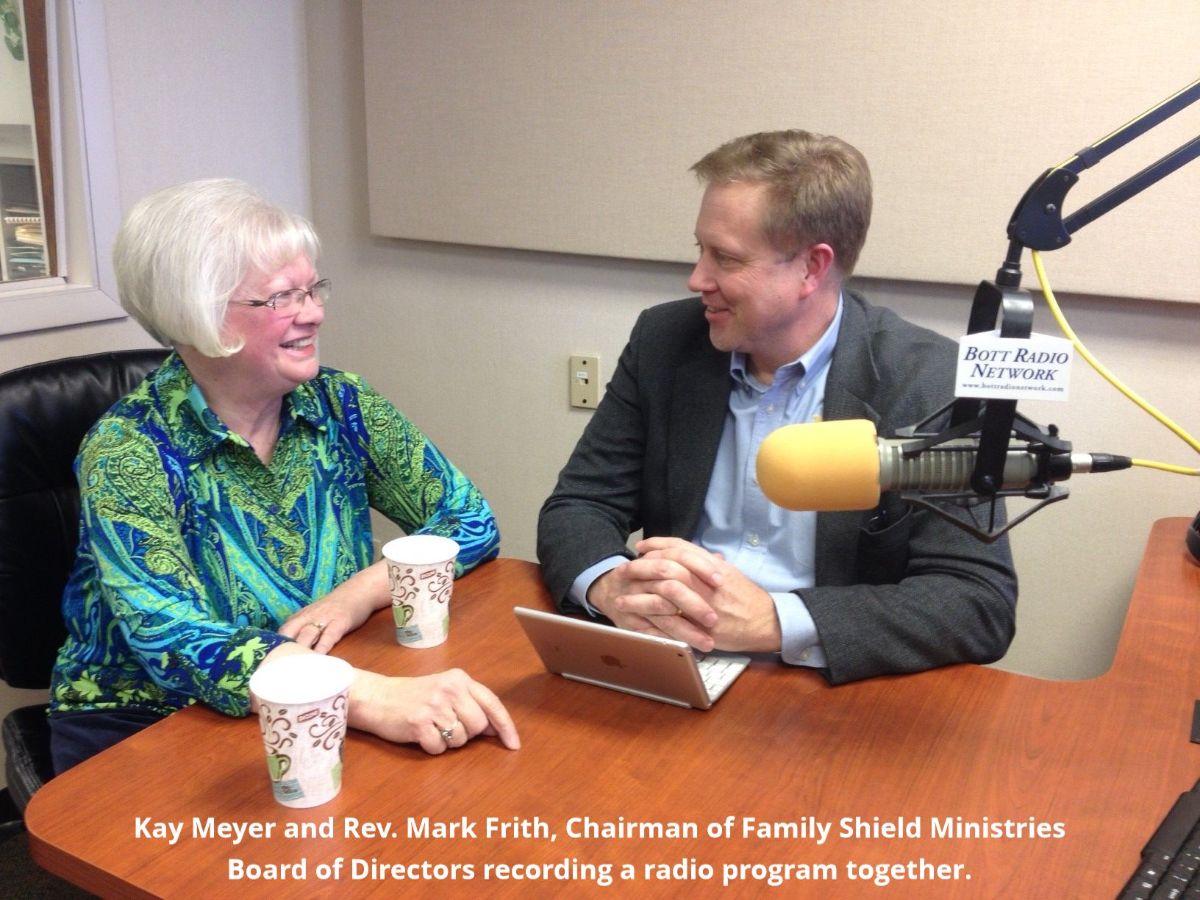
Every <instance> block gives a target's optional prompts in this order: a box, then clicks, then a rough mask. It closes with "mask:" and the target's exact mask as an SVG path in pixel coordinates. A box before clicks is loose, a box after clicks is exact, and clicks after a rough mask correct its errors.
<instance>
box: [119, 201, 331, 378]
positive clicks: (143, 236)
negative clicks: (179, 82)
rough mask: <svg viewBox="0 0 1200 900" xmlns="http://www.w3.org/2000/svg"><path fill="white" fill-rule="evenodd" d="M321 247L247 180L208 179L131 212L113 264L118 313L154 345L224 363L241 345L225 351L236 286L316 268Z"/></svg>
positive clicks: (305, 225) (301, 222) (309, 230)
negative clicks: (288, 270)
mask: <svg viewBox="0 0 1200 900" xmlns="http://www.w3.org/2000/svg"><path fill="white" fill-rule="evenodd" d="M319 248H320V242H319V241H318V239H317V235H316V232H315V231H314V230H313V226H312V224H311V223H309V222H308V220H306V219H304V218H303V217H301V216H297V215H294V214H292V213H290V212H287V211H286V210H283V209H280V208H279V207H277V206H273V205H272V204H270V203H268V202H267V201H266V200H264V199H263V198H262V197H261V196H260V195H259V194H258V193H257V192H256V191H255V190H254V189H253V188H252V187H250V185H248V184H246V183H245V182H242V181H237V180H234V179H232V178H209V179H203V180H201V181H189V182H186V183H184V184H179V185H175V186H174V187H169V188H164V189H163V190H160V191H156V192H154V193H153V194H150V195H148V196H146V197H143V198H142V199H141V200H139V201H138V202H137V203H136V204H134V206H133V208H132V209H130V210H129V213H128V214H127V215H126V216H125V220H124V222H122V223H121V229H120V231H119V232H118V233H117V238H116V241H115V243H114V245H113V266H114V268H115V270H116V276H117V290H118V292H119V294H120V298H121V306H123V307H124V308H125V311H126V312H128V313H129V314H130V315H131V316H133V318H134V319H136V320H137V321H138V323H139V324H140V325H141V326H142V327H143V328H145V329H146V330H147V331H148V332H150V334H151V335H152V336H153V337H154V338H155V339H156V340H157V341H159V343H161V344H164V345H170V346H174V345H176V344H183V345H185V346H190V347H195V348H196V350H198V351H199V352H200V353H203V354H204V355H205V356H211V357H217V356H230V355H232V354H234V353H237V352H238V351H239V350H240V349H241V348H242V345H241V343H237V344H236V345H235V346H230V345H228V344H226V343H225V340H224V338H223V336H222V325H223V323H224V321H225V311H226V309H227V308H228V305H229V299H230V297H231V296H232V294H233V292H234V291H235V290H237V287H238V285H240V284H241V283H242V282H243V281H245V280H246V278H247V277H248V276H250V275H252V274H261V275H269V274H271V273H272V272H274V271H275V270H277V269H279V268H281V267H283V266H285V265H287V264H288V263H289V262H291V261H292V260H294V259H296V258H297V257H299V256H305V257H307V258H308V259H309V261H311V262H312V263H313V264H314V265H315V264H316V259H317V253H318V251H319Z"/></svg>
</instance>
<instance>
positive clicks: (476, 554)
mask: <svg viewBox="0 0 1200 900" xmlns="http://www.w3.org/2000/svg"><path fill="white" fill-rule="evenodd" d="M317 251H318V241H317V237H316V235H315V233H314V232H313V229H312V226H311V225H310V224H309V223H308V222H307V221H305V220H304V219H302V218H300V217H299V216H295V215H292V214H291V213H288V212H286V211H284V210H282V209H279V208H278V207H275V206H273V205H271V204H270V203H268V202H266V201H265V200H264V199H263V198H262V197H260V196H259V195H258V194H257V193H255V192H254V191H253V190H252V189H251V188H250V187H249V186H248V185H245V184H243V183H241V182H238V181H233V180H228V179H211V180H204V181H195V182H189V183H187V184H182V185H178V186H176V187H172V188H167V189H165V190H162V191H158V192H156V193H154V194H151V195H150V196H148V197H146V198H144V199H143V200H141V201H140V202H138V203H137V204H136V205H135V206H134V207H133V209H131V210H130V212H129V214H128V216H127V217H126V218H125V221H124V223H123V224H122V226H121V230H120V233H119V234H118V236H117V240H116V244H115V246H114V250H113V258H114V264H115V267H116V274H117V283H118V288H119V291H120V298H121V303H122V305H123V306H124V307H125V309H126V310H127V311H128V312H129V314H130V315H131V316H133V317H134V318H135V319H136V320H137V321H138V322H139V323H140V324H141V325H142V326H143V327H144V328H146V330H147V331H149V332H150V334H151V335H153V336H154V337H155V338H156V339H158V340H159V341H160V342H161V343H163V344H165V345H168V346H171V347H172V348H173V349H174V352H173V353H171V354H170V356H168V358H167V359H166V361H165V362H164V363H163V364H162V366H160V367H159V368H158V369H156V370H155V371H153V372H152V373H150V375H149V376H147V378H146V380H145V381H144V382H142V384H141V385H140V386H139V387H138V388H136V389H135V390H134V391H133V392H132V393H130V394H129V395H127V396H126V397H124V398H123V399H122V400H120V401H118V403H117V404H116V405H115V406H114V407H113V408H112V409H111V410H110V411H109V412H108V413H107V414H106V415H105V416H104V417H103V418H102V419H101V420H100V421H99V422H98V423H97V424H96V425H95V426H94V427H93V428H92V430H91V431H90V432H89V433H88V435H87V437H86V438H85V439H84V442H83V445H82V447H81V449H80V453H79V456H78V458H77V460H76V474H77V476H78V480H79V486H80V495H81V497H80V499H81V523H80V542H79V548H78V555H77V558H76V561H75V566H74V569H73V571H72V575H71V578H70V580H69V581H68V584H67V588H66V591H65V594H64V598H63V612H64V618H65V620H66V625H67V632H68V634H67V639H66V642H65V643H64V645H63V647H62V649H61V650H60V651H59V655H58V661H57V664H56V667H55V672H54V678H53V683H52V685H51V714H50V721H51V734H52V751H53V754H54V761H55V768H56V770H57V771H60V772H61V771H63V770H65V769H67V768H70V767H71V766H72V765H74V764H76V763H78V762H81V761H82V760H83V759H86V758H87V757H89V756H91V755H93V754H94V753H97V752H99V751H100V750H102V749H104V748H105V747H107V746H110V745H111V744H113V743H116V742H117V741H118V740H121V739H122V738H124V737H126V736H128V735H129V734H132V733H134V732H135V731H138V730H140V729H141V728H144V727H146V726H147V725H149V724H151V723H152V722H154V721H157V720H158V719H160V718H162V717H163V716H166V715H168V714H170V713H171V712H173V711H175V710H177V709H180V708H182V707H184V706H187V705H190V704H192V703H197V702H199V703H204V704H206V705H208V706H210V707H212V708H214V709H216V710H218V711H220V712H223V713H226V714H228V715H233V716H241V715H245V714H246V713H247V712H249V710H250V698H249V691H248V682H249V679H250V675H251V674H252V673H253V672H254V671H255V669H256V668H257V667H258V666H259V665H260V664H262V663H264V661H268V660H274V659H277V658H280V657H283V656H286V655H289V654H294V653H312V652H316V653H327V652H329V650H330V649H331V648H332V647H333V646H334V645H335V644H336V643H337V642H338V640H340V639H341V637H342V636H343V635H345V634H346V633H347V632H350V631H352V630H354V629H355V628H357V627H358V626H360V625H361V624H362V623H363V622H364V621H366V619H367V618H368V617H369V616H370V615H371V613H372V612H373V611H374V610H376V609H379V608H381V607H384V606H386V605H388V604H390V602H391V599H390V593H389V589H388V578H387V571H386V568H385V564H384V563H383V562H382V561H378V562H372V557H373V544H372V537H371V522H370V518H369V508H374V509H376V510H378V511H379V512H380V513H382V514H383V515H385V516H387V517H388V518H390V519H391V520H392V521H394V522H396V523H397V524H398V525H399V526H400V527H401V528H403V529H404V530H405V531H406V532H408V533H418V532H419V533H429V534H438V535H443V536H446V537H449V538H453V539H454V540H455V541H457V542H458V543H459V545H460V547H461V552H460V555H459V557H458V561H457V563H456V572H455V574H456V575H459V574H462V573H463V572H464V571H467V570H469V569H471V568H473V567H474V566H476V565H478V564H479V563H481V562H483V561H485V560H488V559H491V558H492V557H494V556H495V555H496V553H497V551H498V548H499V533H498V531H497V528H496V521H495V518H494V517H493V515H492V511H491V509H490V508H489V506H488V504H487V502H486V501H485V500H484V499H483V497H482V496H481V495H480V493H479V491H478V490H477V489H476V488H475V486H474V485H473V484H472V483H471V482H470V481H469V480H468V479H467V478H466V476H464V475H463V474H462V473H461V472H460V471H459V470H458V469H457V468H455V467H454V465H453V464H452V463H450V462H449V460H447V459H446V458H445V457H444V456H443V455H442V454H441V453H440V452H439V451H438V449H437V448H436V447H435V446H434V445H433V444H432V443H430V442H429V441H428V440H427V439H426V438H425V436H424V435H423V434H421V432H420V431H419V430H417V428H416V427H415V426H414V425H413V424H412V423H411V422H409V421H408V419H406V418H405V417H404V416H403V415H402V414H401V413H400V412H399V411H398V410H397V409H396V408H395V407H394V406H392V404H391V403H389V402H388V401H387V400H385V399H384V398H383V397H381V396H380V395H379V394H377V393H375V392H374V391H373V390H371V388H370V387H369V386H367V384H366V383H364V382H363V381H362V379H361V378H359V377H357V376H355V375H351V374H349V373H346V372H340V371H337V370H335V369H330V368H326V367H323V366H320V365H319V364H318V361H317V333H318V331H319V329H320V326H321V323H322V321H323V320H324V318H325V304H326V302H327V301H328V299H329V296H330V293H331V287H330V281H329V279H327V278H323V277H321V275H320V274H319V273H318V271H317V268H316V261H317ZM350 698H351V702H350V725H351V726H352V727H357V728H361V729H364V730H366V731H370V732H372V733H374V734H377V735H379V736H380V737H383V738H386V739H388V740H394V741H413V742H417V743H419V744H420V745H421V747H423V748H424V749H425V750H426V751H428V752H430V753H440V752H442V751H444V750H446V749H447V748H451V747H460V746H462V745H463V744H465V743H466V742H467V741H468V740H470V739H471V738H473V737H475V736H477V735H480V734H491V735H496V736H498V737H499V739H500V740H501V741H502V742H503V743H504V745H505V746H508V747H510V748H514V749H515V748H516V747H517V746H519V739H518V737H517V732H516V728H515V727H514V725H513V722H512V720H511V718H510V717H509V715H508V713H507V711H506V710H505V709H504V706H503V705H502V704H501V703H500V701H499V699H497V697H496V696H495V695H494V694H493V693H492V692H491V691H490V690H488V689H487V688H486V687H484V686H483V685H481V684H479V683H478V682H476V681H474V680H472V679H471V678H470V677H469V676H467V675H466V674H465V673H463V672H462V671H459V670H452V671H449V672H443V673H440V674H437V675H431V676H425V677H421V678H395V677H385V676H382V675H379V674H376V673H372V672H367V671H362V670H357V671H356V672H355V677H354V681H353V684H352V686H351V692H350Z"/></svg>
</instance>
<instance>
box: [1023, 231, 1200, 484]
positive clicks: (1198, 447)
mask: <svg viewBox="0 0 1200 900" xmlns="http://www.w3.org/2000/svg"><path fill="white" fill-rule="evenodd" d="M1030 255H1031V257H1032V258H1033V267H1034V269H1035V270H1036V271H1037V277H1038V283H1039V284H1040V285H1041V286H1042V294H1043V295H1044V296H1045V298H1046V305H1047V306H1049V307H1050V312H1051V314H1052V315H1053V316H1054V319H1055V321H1056V322H1058V327H1059V328H1061V329H1062V333H1063V334H1065V335H1066V336H1067V338H1068V339H1069V340H1070V341H1071V344H1072V345H1073V346H1074V347H1075V349H1076V350H1077V351H1078V352H1079V355H1080V356H1082V357H1083V358H1084V359H1085V360H1087V362H1088V364H1089V365H1091V367H1092V368H1093V369H1095V370H1096V371H1097V372H1098V373H1100V376H1101V377H1102V378H1104V380H1105V381H1107V382H1108V383H1109V384H1111V385H1112V386H1113V387H1115V388H1116V389H1117V390H1118V391H1120V392H1121V393H1122V394H1124V395H1125V396H1126V397H1128V398H1129V399H1130V400H1131V401H1133V402H1134V403H1135V404H1137V405H1138V406H1140V407H1141V408H1142V409H1143V410H1145V411H1146V412H1147V413H1148V414H1149V415H1151V416H1153V417H1154V418H1155V419H1157V420H1158V421H1159V422H1161V423H1162V424H1163V425H1164V426H1166V427H1167V428H1169V429H1170V430H1171V431H1172V432H1174V433H1175V435H1176V436H1177V437H1179V438H1180V439H1181V440H1183V441H1184V442H1185V443H1186V444H1187V445H1188V446H1190V447H1191V448H1192V449H1193V450H1195V451H1196V452H1197V453H1200V441H1197V440H1196V439H1195V438H1194V437H1192V436H1191V435H1190V434H1188V433H1187V432H1186V431H1184V430H1183V428H1181V427H1180V426H1179V425H1176V424H1175V423H1174V422H1173V421H1171V419H1169V418H1168V417H1167V416H1166V415H1164V414H1163V413H1162V412H1160V411H1159V410H1158V409H1156V408H1155V407H1154V406H1152V405H1151V404H1149V403H1147V402H1146V401H1145V400H1143V399H1142V398H1141V397H1139V396H1138V395H1137V394H1136V393H1134V392H1133V391H1132V390H1131V389H1130V388H1128V387H1126V386H1125V384H1124V383H1122V382H1121V380H1120V379H1119V378H1117V376H1116V375H1114V374H1113V373H1112V372H1110V371H1109V370H1108V369H1107V368H1106V367H1105V366H1104V365H1103V364H1101V362H1100V360H1098V359H1096V357H1095V356H1093V355H1092V353H1091V351H1089V350H1088V349H1087V347H1085V346H1084V345H1083V342H1082V341H1080V340H1079V337H1078V336H1077V335H1076V334H1075V332H1074V331H1073V330H1072V328H1071V326H1070V325H1069V324H1068V323H1067V320H1066V317H1065V316H1063V313H1062V310H1061V309H1059V306H1058V301H1057V300H1056V299H1055V298H1054V291H1053V290H1051V288H1050V282H1049V279H1047V277H1046V270H1045V268H1044V267H1043V265H1042V255H1041V254H1040V253H1039V252H1038V251H1037V250H1031V251H1030ZM1132 463H1133V465H1135V466H1143V467H1145V468H1149V469H1159V470H1161V471H1164V472H1173V473H1175V474H1179V475H1200V469H1191V468H1187V467H1185V466H1176V465H1172V464H1171V463H1160V462H1154V461H1153V460H1147V459H1134V460H1132Z"/></svg>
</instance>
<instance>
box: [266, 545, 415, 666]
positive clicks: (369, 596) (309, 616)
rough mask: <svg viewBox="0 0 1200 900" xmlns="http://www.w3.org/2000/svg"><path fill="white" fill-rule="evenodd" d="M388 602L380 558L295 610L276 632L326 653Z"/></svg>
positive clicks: (388, 597) (383, 568) (304, 645)
mask: <svg viewBox="0 0 1200 900" xmlns="http://www.w3.org/2000/svg"><path fill="white" fill-rule="evenodd" d="M389 603H391V593H390V591H389V588H388V576H387V565H386V563H385V562H384V561H383V560H380V561H378V562H376V563H373V564H372V565H370V566H367V568H365V569H363V570H362V571H361V572H358V573H356V574H355V575H354V576H352V577H351V578H348V579H346V581H344V582H342V583H341V584H340V585H338V586H337V587H336V588H334V589H333V590H332V591H330V592H329V593H328V594H326V595H325V596H324V597H322V598H321V599H320V600H317V601H315V602H313V603H310V604H309V605H308V606H306V607H304V609H302V610H300V611H299V612H297V613H295V614H294V615H293V616H292V617H291V618H290V619H288V620H287V621H286V622H284V623H283V624H282V625H280V626H279V633H280V634H282V635H283V636H284V637H289V638H292V639H293V640H294V641H295V642H296V643H297V644H299V645H300V646H301V647H305V648H307V649H310V650H315V651H316V652H317V653H328V652H329V651H330V650H332V649H333V647H334V646H335V645H336V644H337V642H338V641H340V640H341V639H342V638H343V637H345V636H346V635H347V634H349V633H350V632H351V631H353V630H354V629H356V628H358V626H360V625H362V623H363V622H365V621H367V619H368V618H369V617H370V615H371V613H373V612H374V611H375V610H377V609H379V608H380V607H381V606H386V605H387V604H389Z"/></svg>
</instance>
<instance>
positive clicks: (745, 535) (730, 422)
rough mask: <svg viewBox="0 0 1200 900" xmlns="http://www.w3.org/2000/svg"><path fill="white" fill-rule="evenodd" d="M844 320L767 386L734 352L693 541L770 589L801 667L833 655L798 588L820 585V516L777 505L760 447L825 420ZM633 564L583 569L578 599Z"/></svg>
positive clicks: (575, 591) (788, 646)
mask: <svg viewBox="0 0 1200 900" xmlns="http://www.w3.org/2000/svg"><path fill="white" fill-rule="evenodd" d="M841 322H842V301H841V298H840V297H839V298H838V306H837V312H836V313H835V315H834V319H833V322H832V323H830V325H829V327H828V328H827V329H826V330H825V333H824V334H822V335H821V337H820V338H819V339H818V340H817V342H816V344H814V345H813V346H812V347H811V348H810V349H809V350H808V351H807V352H805V353H803V354H801V355H800V356H799V357H798V358H797V359H795V360H793V361H792V362H790V363H787V364H786V365H784V366H781V367H780V368H779V369H778V370H777V371H776V372H775V378H774V381H773V382H772V383H771V384H769V385H764V384H762V383H761V382H759V381H758V379H756V378H755V377H754V376H753V375H751V374H750V371H749V365H748V363H749V361H748V360H747V358H746V356H745V354H742V353H734V354H733V356H732V359H731V360H730V364H729V373H730V378H731V379H732V380H733V385H732V389H731V390H730V393H729V414H728V415H727V416H726V417H725V426H724V429H723V430H722V432H721V441H720V444H719V446H718V449H717V457H716V461H715V463H714V464H713V473H712V477H711V479H710V480H709V483H708V492H707V494H706V495H705V500H704V510H703V512H702V513H701V516H700V521H699V522H698V523H697V527H696V533H695V534H694V535H692V541H693V542H694V543H696V544H699V545H700V546H701V547H703V548H705V549H706V550H709V551H711V552H713V553H720V554H722V555H723V556H724V557H725V559H726V560H727V561H728V562H729V563H730V564H732V565H733V566H735V567H736V568H737V569H738V570H740V571H741V572H742V573H743V574H744V575H746V577H747V578H749V579H750V580H751V581H753V582H754V583H756V584H757V585H759V586H760V587H762V588H763V589H764V590H766V591H767V592H768V593H770V595H771V597H772V599H773V600H774V602H775V610H776V613H777V615H778V616H779V625H780V630H781V632H782V635H783V644H782V648H781V656H782V658H783V661H784V662H787V663H791V664H793V665H805V666H815V667H822V666H824V665H825V652H824V650H823V649H822V648H821V644H820V638H819V636H818V634H817V629H816V626H815V625H814V624H813V619H812V616H811V615H810V614H809V612H808V608H807V607H806V606H805V604H804V601H803V599H802V598H801V597H800V596H799V595H798V594H795V593H792V591H794V590H801V589H803V588H806V587H812V586H813V584H814V583H815V575H814V569H813V559H814V556H815V552H816V529H817V514H816V513H814V512H796V511H793V510H786V509H783V508H782V507H779V506H776V505H775V504H773V503H771V501H769V500H768V499H767V498H766V497H765V496H764V495H763V492H762V490H761V489H760V488H759V486H758V481H757V479H756V477H755V462H756V460H757V457H758V448H759V446H760V445H761V444H762V442H763V439H764V438H766V436H767V435H769V434H770V433H771V432H772V431H774V430H775V429H777V428H780V427H782V426H784V425H791V424H794V423H797V422H812V421H815V420H818V419H820V417H821V412H822V409H823V406H824V397H825V381H826V378H827V376H828V374H829V364H830V361H831V360H832V359H833V349H834V347H835V346H836V344H837V336H838V331H839V329H840V327H841ZM623 562H625V559H624V557H620V556H614V557H610V558H608V559H605V560H601V561H600V562H598V563H596V564H595V565H594V566H591V567H590V568H588V569H587V570H586V571H584V572H583V573H581V574H580V575H579V577H578V578H576V579H575V582H574V584H573V585H572V586H571V592H570V594H571V599H573V600H574V601H575V602H577V603H579V604H580V605H581V606H584V607H585V608H587V609H588V610H589V611H590V612H593V614H594V612H595V611H594V610H592V608H591V607H590V606H589V605H588V604H587V603H586V600H585V597H586V595H587V589H588V588H589V587H591V584H592V582H593V581H595V580H596V579H597V578H599V577H600V576H601V575H603V574H604V573H605V572H607V571H609V570H610V569H613V568H616V567H617V566H618V565H620V564H621V563H623Z"/></svg>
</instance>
